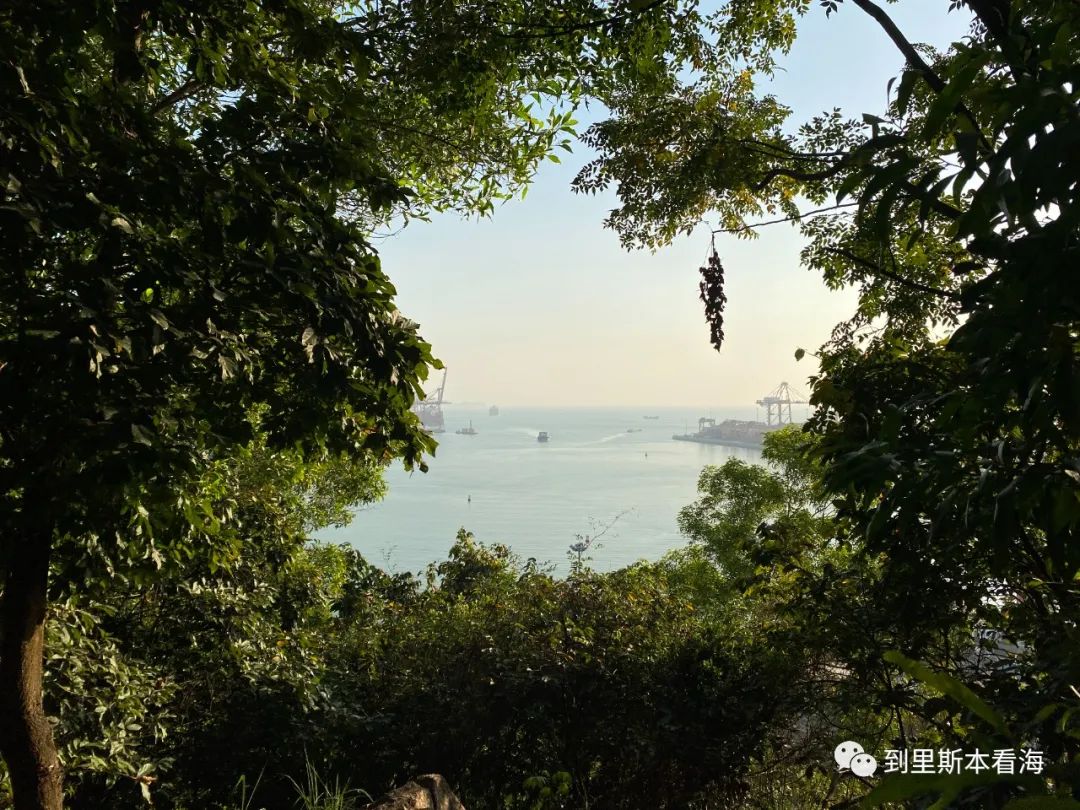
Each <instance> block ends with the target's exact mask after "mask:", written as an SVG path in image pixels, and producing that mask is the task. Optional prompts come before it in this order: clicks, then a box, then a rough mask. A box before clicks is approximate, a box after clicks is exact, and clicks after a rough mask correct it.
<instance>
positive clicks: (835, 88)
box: [377, 0, 967, 408]
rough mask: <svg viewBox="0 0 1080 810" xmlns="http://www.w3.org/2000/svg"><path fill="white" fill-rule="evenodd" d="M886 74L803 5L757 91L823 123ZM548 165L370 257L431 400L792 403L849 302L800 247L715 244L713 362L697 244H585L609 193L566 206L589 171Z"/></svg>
mask: <svg viewBox="0 0 1080 810" xmlns="http://www.w3.org/2000/svg"><path fill="white" fill-rule="evenodd" d="M887 9H888V12H889V14H890V16H892V17H893V19H894V20H895V21H896V22H897V23H898V24H899V26H900V28H901V30H903V31H904V32H905V34H906V35H907V36H908V38H909V39H911V40H914V41H916V42H926V43H928V44H931V45H935V46H939V47H940V46H945V45H947V44H948V43H949V42H951V41H953V40H956V39H959V38H960V37H962V36H963V35H964V32H965V30H966V27H967V18H966V17H965V16H964V15H963V14H962V13H957V12H953V13H951V14H947V13H946V9H947V2H946V0H900V2H898V3H894V4H892V5H890V6H888V7H887ZM902 66H903V58H902V57H901V56H900V54H899V53H898V52H897V51H896V50H895V48H894V47H893V46H892V44H891V43H890V42H889V41H888V39H887V38H886V37H885V35H884V34H883V33H882V32H881V30H880V29H879V28H878V27H877V26H876V24H875V23H874V22H873V21H872V20H870V18H869V17H867V16H866V15H865V14H864V13H862V12H861V11H860V10H859V9H858V8H857V7H856V6H854V5H853V4H851V3H848V4H844V5H841V6H840V10H839V13H837V14H833V15H832V16H831V17H830V18H828V19H826V17H825V12H824V10H823V9H821V8H820V7H819V6H818V5H817V4H814V6H813V7H812V8H811V10H810V11H809V12H808V13H807V15H806V16H804V17H803V18H802V19H801V21H800V24H799V37H798V40H797V42H796V45H795V46H794V48H793V49H792V51H791V53H790V54H788V55H787V56H786V57H784V58H783V59H782V60H781V67H782V70H781V71H780V72H779V73H778V74H777V76H776V78H775V80H774V81H773V83H772V84H771V86H769V87H768V88H767V91H768V92H772V93H774V94H775V95H777V97H778V98H779V99H780V100H781V101H782V102H784V103H786V104H787V105H788V106H789V107H791V108H792V110H793V115H792V119H791V121H793V122H794V121H801V120H804V119H808V118H810V117H812V116H813V115H815V114H817V113H820V112H822V111H825V110H831V109H832V108H833V107H840V108H841V109H842V110H843V112H845V113H846V114H849V115H852V116H857V115H859V114H860V113H863V112H871V113H879V112H880V111H881V109H882V107H883V106H884V104H885V93H886V83H887V81H888V80H889V79H890V78H891V77H892V76H894V75H896V74H897V73H898V72H899V70H900V69H901V68H902ZM762 89H763V90H765V88H762ZM578 118H579V119H581V118H582V116H578ZM560 154H561V156H562V163H561V164H555V163H550V162H545V165H544V167H543V168H542V169H541V171H540V172H539V174H538V175H537V177H536V180H535V182H534V185H533V186H532V187H531V188H530V189H529V193H528V196H527V198H526V199H525V200H515V201H511V202H508V203H506V204H505V205H502V206H499V207H497V208H496V210H495V213H494V215H493V216H491V217H490V218H486V219H482V220H479V221H478V220H476V219H471V220H470V219H464V218H462V217H461V216H460V215H457V214H442V215H436V216H435V217H433V219H432V221H431V222H430V223H425V222H415V221H414V222H412V223H410V224H409V226H408V227H406V228H404V229H403V230H401V231H400V232H399V233H398V234H397V235H395V236H393V237H389V238H387V239H384V240H381V241H380V242H379V243H378V245H377V248H378V250H379V252H380V254H381V256H382V259H383V267H384V269H385V270H386V272H387V273H388V274H389V276H390V278H391V280H392V281H393V283H394V285H395V287H396V288H397V290H398V298H397V302H398V306H399V308H400V309H401V311H402V312H403V313H404V314H405V315H407V316H408V317H409V318H411V319H413V320H415V321H418V322H419V323H420V326H421V330H420V331H421V334H422V335H423V337H424V338H425V339H426V340H428V341H429V342H430V343H431V344H432V345H433V347H434V353H435V355H436V356H437V357H439V358H440V359H441V360H442V361H443V362H444V363H445V364H446V367H447V385H446V398H447V399H448V400H450V401H451V402H464V401H468V402H483V403H487V404H499V405H507V406H512V405H531V406H594V407H595V406H640V405H654V406H684V407H685V406H695V407H699V408H710V407H718V406H721V407H722V406H742V405H749V404H752V403H753V401H754V400H756V399H758V398H760V397H761V396H763V395H765V394H766V393H768V392H769V391H771V390H772V389H774V388H776V386H777V385H778V384H779V383H780V382H781V381H787V382H789V383H790V384H791V385H792V386H794V387H795V388H797V389H801V390H803V391H806V390H807V389H808V388H809V386H808V385H807V383H806V380H807V378H808V377H809V376H810V375H812V374H814V373H815V371H816V366H815V365H814V361H813V358H812V357H810V356H809V355H808V356H807V357H805V358H803V360H802V361H796V360H795V350H796V349H798V348H805V349H807V350H808V351H812V350H814V349H816V348H817V347H819V346H820V345H821V344H823V343H824V342H825V341H826V340H827V339H828V336H829V333H830V332H831V331H832V328H833V327H834V326H835V325H836V324H837V323H839V322H840V321H842V320H844V319H845V318H846V317H848V316H849V315H850V314H851V313H852V312H853V310H854V306H855V300H856V299H855V294H854V291H852V290H841V291H830V290H829V289H827V288H826V287H825V285H824V283H823V282H822V281H821V279H820V277H819V276H817V275H816V274H814V273H813V272H812V271H810V270H807V269H806V268H803V267H802V266H801V265H800V263H799V250H800V249H801V247H802V239H801V237H800V236H799V235H798V233H797V232H796V231H795V230H794V229H793V228H792V227H791V226H790V225H786V224H782V225H773V226H770V227H767V228H763V229H761V232H760V233H761V235H760V238H758V239H756V240H739V239H736V238H735V237H733V236H729V235H718V237H717V250H718V252H719V254H720V259H721V262H722V264H723V265H724V269H725V281H726V284H725V292H726V294H727V307H726V309H725V319H724V332H725V335H726V338H725V341H724V346H723V348H722V349H721V350H720V351H719V352H717V351H716V350H714V349H713V348H712V346H711V345H710V343H709V332H708V326H707V324H706V322H705V317H704V311H703V305H702V304H701V302H700V300H699V299H698V280H699V275H698V268H699V267H700V266H701V264H702V263H703V260H704V258H705V256H706V254H707V252H708V248H709V233H710V229H709V228H708V227H707V226H705V225H702V226H701V227H699V228H698V229H697V231H696V232H695V233H694V234H692V235H690V236H688V237H685V238H680V239H678V240H677V241H675V242H674V243H673V244H672V245H671V246H669V247H666V248H663V249H661V250H658V251H656V252H649V251H647V250H637V251H633V252H627V251H626V250H625V249H623V248H622V247H621V245H620V243H619V239H618V237H617V235H616V234H615V233H614V232H613V231H610V230H607V229H605V228H604V227H603V221H604V218H605V217H606V215H607V213H608V211H609V210H610V209H611V208H614V207H615V206H616V205H617V198H616V196H615V192H614V190H610V191H608V192H607V193H606V194H600V195H596V196H589V195H577V194H574V193H573V192H572V191H571V189H570V183H571V181H572V180H573V178H574V176H575V175H576V174H577V171H578V169H579V168H580V167H581V166H582V165H583V164H584V163H585V162H587V161H588V160H589V159H590V157H591V156H592V153H591V152H590V151H589V150H588V149H587V148H586V147H584V146H583V145H582V144H580V143H577V144H575V145H574V152H573V154H570V155H568V154H566V153H560ZM438 378H441V374H439V375H437V376H436V378H435V379H438Z"/></svg>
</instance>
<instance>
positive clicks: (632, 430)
mask: <svg viewBox="0 0 1080 810" xmlns="http://www.w3.org/2000/svg"><path fill="white" fill-rule="evenodd" d="M626 432H627V433H641V428H627V429H626Z"/></svg>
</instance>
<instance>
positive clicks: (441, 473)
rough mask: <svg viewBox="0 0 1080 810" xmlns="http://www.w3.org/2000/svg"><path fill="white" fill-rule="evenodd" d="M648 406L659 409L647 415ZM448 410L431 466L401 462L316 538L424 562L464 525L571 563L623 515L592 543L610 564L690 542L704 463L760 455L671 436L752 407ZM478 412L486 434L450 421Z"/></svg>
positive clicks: (562, 566)
mask: <svg viewBox="0 0 1080 810" xmlns="http://www.w3.org/2000/svg"><path fill="white" fill-rule="evenodd" d="M646 414H649V415H655V416H659V417H660V418H659V419H655V420H653V419H644V418H643V416H644V415H646ZM444 415H445V418H446V428H447V433H444V434H442V435H441V436H439V437H438V438H439V448H438V450H437V452H436V454H435V457H434V458H433V459H431V460H430V464H429V466H430V470H429V472H427V473H426V474H425V473H420V472H414V473H412V474H410V473H408V472H406V471H405V470H404V469H403V468H402V467H401V466H400V465H396V466H394V467H393V468H391V469H390V470H389V471H388V472H387V476H386V478H387V484H388V487H389V494H388V495H387V497H386V499H385V500H383V501H382V502H380V503H378V504H375V505H372V506H370V507H366V508H363V509H361V510H359V512H358V513H357V515H356V518H355V520H354V521H353V523H352V524H351V525H349V526H347V527H345V528H342V529H333V530H327V531H324V532H323V533H321V534H320V538H321V539H323V540H327V541H331V542H347V543H350V544H351V545H353V546H355V547H356V548H357V549H359V550H360V552H361V553H362V554H364V556H365V557H367V559H368V560H369V561H371V562H372V563H375V564H377V565H381V566H383V567H386V568H389V569H392V570H395V571H419V570H421V569H423V568H424V567H425V566H426V565H427V564H428V563H429V562H433V561H437V560H442V559H445V557H446V552H447V550H448V549H449V548H450V546H451V545H452V544H453V541H454V536H455V534H456V533H457V530H458V529H459V528H462V527H464V528H466V529H468V530H469V531H471V532H472V533H473V534H475V535H476V537H477V538H478V539H480V540H484V541H489V542H501V543H506V544H507V545H509V546H510V547H511V548H512V549H513V550H514V551H515V552H516V553H517V554H519V555H520V556H521V557H523V558H528V557H535V558H536V559H538V560H541V561H545V562H551V563H554V564H556V565H557V570H558V571H562V572H565V571H566V569H567V567H568V562H567V551H568V549H569V546H570V545H571V544H572V543H575V542H577V538H576V535H594V534H595V533H596V532H597V530H598V529H599V528H603V527H604V526H605V525H607V524H609V523H610V522H611V521H612V520H615V518H616V517H618V520H616V522H615V523H614V525H613V526H612V527H611V528H610V529H609V530H608V532H607V533H606V534H605V535H604V537H603V538H602V539H601V540H600V541H599V547H597V546H595V545H594V546H593V548H592V549H591V550H590V552H589V556H590V557H591V558H592V560H591V564H592V565H593V567H595V568H597V569H599V570H611V569H614V568H619V567H622V566H624V565H628V564H630V563H633V562H635V561H637V560H640V559H648V560H655V559H657V558H659V557H661V556H662V555H663V554H664V553H665V552H667V551H669V550H671V549H673V548H677V547H679V546H681V545H683V544H684V543H685V540H684V538H682V537H681V536H680V534H679V529H678V524H677V515H678V512H679V509H681V508H682V507H683V506H686V505H687V504H689V503H692V502H693V501H694V500H695V498H696V493H697V480H698V476H699V474H700V473H701V469H702V468H703V467H704V466H706V465H708V464H722V463H723V462H724V461H725V460H726V459H728V458H732V457H734V458H740V459H743V460H745V461H759V460H760V457H761V456H760V453H759V452H758V451H757V450H749V449H744V448H728V447H718V446H715V445H705V444H695V443H692V442H678V441H674V440H673V439H672V438H671V436H672V434H674V433H684V432H686V431H687V429H688V428H689V430H690V431H691V432H692V431H694V430H696V429H697V420H698V418H699V417H701V416H712V417H714V418H716V419H718V420H719V419H728V418H732V419H752V418H754V416H755V413H754V409H753V408H752V407H751V408H749V409H746V408H741V409H740V408H714V409H712V410H704V411H703V410H690V409H671V408H668V409H655V410H641V409H625V408H624V409H611V408H604V409H601V408H574V409H570V408H565V409H562V408H560V409H528V408H511V407H504V408H501V412H500V414H499V415H498V416H489V415H488V412H487V408H467V407H460V406H450V407H447V408H444ZM470 420H472V424H473V427H474V428H475V429H476V430H477V431H479V435H476V436H461V435H457V434H455V433H454V431H455V430H457V429H458V428H463V427H466V426H467V425H468V424H469V421H470ZM629 428H635V429H640V432H634V433H628V432H627V430H628V429H629ZM541 430H546V431H547V432H548V433H549V434H551V441H550V442H548V443H547V444H542V443H539V442H537V440H536V436H537V433H539V432H540V431H541ZM470 499H471V501H470Z"/></svg>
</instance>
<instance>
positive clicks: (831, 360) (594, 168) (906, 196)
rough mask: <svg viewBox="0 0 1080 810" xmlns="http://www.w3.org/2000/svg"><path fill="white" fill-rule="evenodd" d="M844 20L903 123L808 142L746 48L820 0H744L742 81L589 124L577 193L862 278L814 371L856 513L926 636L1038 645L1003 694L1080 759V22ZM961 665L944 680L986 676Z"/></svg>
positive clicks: (831, 7)
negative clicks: (851, 308) (789, 245)
mask: <svg viewBox="0 0 1080 810" xmlns="http://www.w3.org/2000/svg"><path fill="white" fill-rule="evenodd" d="M822 5H823V6H824V8H825V10H826V13H827V14H828V13H853V12H854V11H855V9H854V8H850V6H855V7H856V8H857V9H858V10H859V11H860V12H862V13H865V14H868V15H869V16H870V17H871V18H872V19H873V20H874V21H875V22H876V23H877V24H878V25H879V26H880V28H881V30H882V33H883V36H884V37H886V38H887V39H888V40H889V41H890V42H891V43H892V44H893V45H894V46H895V47H896V48H897V50H898V52H899V54H900V55H902V57H903V59H904V61H905V65H904V69H903V72H902V73H901V75H900V76H899V77H898V80H894V81H892V82H890V83H889V88H890V91H891V92H892V94H891V96H890V101H889V104H888V107H887V109H884V110H878V111H873V112H872V113H867V114H865V115H864V116H863V118H862V120H845V119H843V118H842V117H841V116H840V115H839V113H836V112H833V113H826V114H823V115H822V116H819V117H817V118H815V119H813V120H811V121H809V122H806V123H804V124H803V125H802V126H801V127H800V128H799V129H798V130H797V132H793V131H792V130H791V129H788V128H785V127H784V121H785V119H786V115H787V111H786V110H785V109H784V108H783V107H782V105H781V104H780V102H779V101H777V100H776V99H773V98H771V97H768V96H766V97H758V96H757V95H755V93H754V90H753V88H754V76H755V72H756V73H761V72H768V70H769V69H770V68H771V62H770V60H769V59H768V58H767V57H763V58H761V59H759V60H758V61H757V63H756V64H755V63H754V60H753V59H751V60H750V61H749V64H748V63H747V59H746V53H745V49H744V44H743V43H745V42H750V43H761V44H762V45H763V47H766V46H772V45H776V46H780V47H784V46H786V45H787V44H788V43H790V41H791V36H792V35H793V29H792V28H790V27H789V26H787V24H786V23H781V22H779V21H778V20H780V19H782V18H783V16H782V15H781V16H780V17H778V16H777V15H776V12H786V13H787V14H788V15H789V16H790V15H793V14H794V13H796V12H798V11H800V10H801V7H800V6H799V5H797V4H790V5H787V4H778V3H766V2H761V3H750V4H739V5H737V6H732V7H729V8H728V9H726V10H725V11H724V12H721V14H720V15H719V16H718V17H717V18H716V19H717V25H721V24H723V23H727V22H730V23H731V24H736V25H741V26H742V30H743V32H744V35H743V38H742V40H738V41H736V42H735V44H734V45H733V46H732V47H731V48H729V49H728V50H727V54H728V56H727V60H726V62H725V60H724V59H722V58H721V59H720V60H719V63H720V64H721V65H722V69H721V70H719V71H716V72H711V73H709V72H707V73H706V74H705V75H703V76H701V77H700V78H699V79H698V80H697V81H695V82H694V83H692V84H688V85H686V86H684V87H682V88H681V89H680V90H679V91H678V92H676V93H671V94H667V95H665V96H664V97H663V98H661V99H659V100H657V99H649V98H647V97H645V96H642V95H640V94H636V93H634V92H632V91H631V92H627V93H626V94H625V95H624V97H623V98H622V99H620V102H619V103H617V104H616V105H615V107H614V108H613V112H614V115H613V117H612V118H611V119H610V120H609V121H606V122H603V123H601V124H598V125H597V126H596V127H594V128H593V129H592V130H591V132H590V133H588V134H587V139H588V140H589V141H590V142H591V143H592V144H594V145H595V146H596V147H597V148H598V149H599V150H600V153H601V154H600V157H599V158H598V159H597V160H596V161H595V162H594V163H593V164H591V165H590V166H588V167H587V168H586V170H585V171H584V172H583V174H582V175H581V176H580V177H579V179H578V187H579V188H580V189H582V190H593V189H596V188H600V187H603V186H605V185H607V184H608V183H610V182H616V181H617V182H618V183H619V184H620V186H619V193H620V200H621V203H622V204H621V206H620V208H619V209H617V210H616V211H615V212H614V213H613V214H612V216H611V218H610V220H609V223H610V224H611V225H612V226H614V227H615V228H617V229H618V230H619V232H620V233H621V234H622V236H623V238H624V240H625V241H626V242H627V243H628V244H640V243H644V244H651V245H658V244H662V243H664V242H666V241H667V240H668V239H670V238H671V237H672V236H673V235H674V234H676V233H678V232H681V231H685V230H687V229H689V228H691V227H693V225H695V224H696V223H697V222H698V221H699V220H700V217H701V215H702V214H703V212H705V211H707V210H715V211H718V212H719V214H720V216H721V221H722V229H723V230H726V231H731V232H735V233H737V234H740V235H744V236H750V235H753V233H754V231H755V222H757V221H758V220H759V218H761V217H763V216H767V215H769V214H773V213H778V214H780V215H781V217H780V218H781V219H786V220H792V221H797V222H799V223H800V225H801V227H802V229H803V231H804V233H805V234H806V235H807V236H808V237H809V244H808V246H807V248H806V250H805V251H804V253H803V260H804V262H805V263H806V264H807V265H809V266H810V267H813V268H815V269H817V270H819V271H820V272H821V273H822V274H823V276H824V278H825V280H826V282H827V283H829V284H832V285H836V286H839V285H849V284H851V285H858V287H859V289H860V299H859V307H858V311H857V312H856V314H855V315H854V317H853V318H852V319H851V320H850V321H849V322H847V323H845V324H842V325H840V327H838V329H837V330H836V332H835V333H834V337H833V339H832V340H831V341H830V343H829V344H827V345H826V346H825V347H823V349H822V351H821V352H820V354H819V359H820V364H821V366H820V373H819V375H818V376H817V377H816V378H815V380H814V402H815V403H816V404H817V405H818V406H819V407H818V410H817V411H816V414H815V417H814V419H813V420H812V430H814V431H815V432H817V433H820V434H821V436H822V442H821V446H820V447H821V450H820V453H821V455H820V457H821V459H822V461H823V463H824V465H825V471H824V478H825V484H826V486H827V487H828V489H829V490H830V491H831V492H832V493H833V494H834V497H835V498H836V501H837V503H836V506H837V510H838V517H839V518H840V519H841V520H842V521H844V522H845V523H846V524H847V525H849V526H850V529H851V531H852V532H853V535H854V536H855V537H857V538H860V540H861V541H865V553H866V554H867V555H881V560H882V570H881V576H882V586H881V587H882V588H883V589H884V590H885V591H886V592H888V593H889V594H891V598H890V599H888V600H887V601H886V604H888V605H890V606H899V605H903V606H905V609H906V610H907V611H909V615H915V616H924V617H932V618H930V619H927V620H925V621H921V622H920V623H922V624H923V625H924V626H925V627H927V628H931V627H939V628H940V627H942V626H943V625H944V626H947V627H949V626H951V627H953V628H964V627H967V628H969V629H970V628H971V627H972V626H974V625H977V624H980V623H982V624H985V625H988V626H990V627H994V628H996V629H998V630H1000V631H1003V632H1004V633H1005V634H1006V636H1008V637H1009V638H1011V639H1013V640H1015V641H1019V642H1023V643H1024V644H1025V645H1026V647H1025V649H1026V650H1027V653H1026V655H1025V656H1024V659H1023V660H1022V661H1020V662H1017V663H1016V666H1017V667H1019V669H1012V670H1011V671H1010V673H1009V675H1008V676H1007V677H1005V676H1002V677H998V678H992V679H990V680H989V681H986V682H985V683H984V684H983V687H984V688H985V689H986V690H989V691H990V692H992V693H993V694H994V696H995V697H996V699H997V700H998V701H999V702H1000V703H999V705H1002V706H1007V707H1008V710H1007V718H1010V719H1011V722H1013V727H1014V729H1016V732H1015V733H1016V734H1017V735H1018V739H1020V740H1024V739H1027V740H1031V739H1036V738H1037V739H1038V740H1039V741H1040V744H1041V745H1042V746H1043V747H1045V748H1046V749H1047V753H1048V754H1049V755H1052V758H1053V760H1054V761H1055V762H1057V763H1061V764H1063V763H1067V762H1071V761H1072V760H1073V759H1074V758H1075V756H1076V755H1077V753H1078V749H1077V747H1076V740H1075V734H1074V730H1070V721H1069V719H1068V718H1070V717H1071V716H1072V714H1073V713H1074V711H1075V709H1076V708H1077V705H1078V701H1077V697H1076V695H1075V694H1073V693H1072V692H1071V690H1070V689H1069V684H1070V683H1071V682H1072V681H1071V680H1070V679H1074V676H1075V671H1076V666H1077V661H1078V658H1077V654H1076V650H1077V649H1078V648H1077V645H1076V639H1075V629H1074V625H1075V621H1076V618H1077V616H1078V615H1080V601H1078V600H1080V591H1078V589H1077V587H1076V575H1077V572H1078V570H1080V552H1078V548H1080V546H1078V544H1077V532H1078V531H1080V468H1078V467H1077V461H1076V459H1077V454H1078V451H1080V388H1078V381H1080V315H1078V313H1080V301H1078V299H1077V285H1076V284H1075V278H1074V276H1075V271H1074V268H1075V267H1076V266H1077V259H1078V258H1080V256H1078V253H1077V250H1078V248H1077V245H1078V240H1077V236H1078V230H1080V206H1078V199H1077V194H1078V189H1080V176H1078V171H1080V168H1078V166H1077V164H1076V162H1075V161H1074V160H1073V159H1072V154H1073V153H1074V152H1075V146H1076V144H1077V143H1078V139H1080V118H1078V116H1077V109H1078V105H1077V100H1078V98H1077V93H1078V84H1077V68H1076V66H1077V64H1078V61H1080V60H1078V55H1080V34H1078V33H1077V32H1078V31H1080V27H1078V23H1080V20H1078V14H1080V12H1078V9H1077V8H1076V6H1075V5H1074V4H1072V5H1071V4H1061V3H1052V2H1041V1H1040V0H1035V1H1034V2H1008V0H1005V1H1004V2H998V1H997V0H990V2H983V0H967V2H962V3H954V4H953V6H952V8H953V10H962V11H963V12H966V13H970V15H971V19H972V25H971V30H970V33H969V35H968V36H967V37H966V38H965V39H964V41H962V42H958V43H954V44H953V46H952V47H951V48H950V49H948V51H946V52H944V53H936V52H933V51H932V50H930V49H928V48H926V47H923V46H919V45H915V44H913V43H911V42H910V41H908V40H907V38H906V37H905V36H904V34H903V32H902V31H901V30H900V29H899V28H898V26H897V25H896V24H895V22H894V21H893V20H892V19H891V18H890V16H889V15H888V13H887V11H886V10H885V9H884V8H882V7H881V6H879V5H877V4H876V3H874V2H873V0H852V2H851V3H850V4H846V3H841V2H825V3H823V4H822ZM766 21H768V22H766ZM777 31H780V32H781V34H780V36H778V37H774V38H773V39H772V40H770V36H773V34H774V33H775V32H777ZM652 109H657V110H659V113H658V114H657V115H653V114H651V113H650V112H647V110H652ZM807 208H812V209H814V212H813V215H811V213H810V212H807V213H805V214H803V215H800V212H801V211H803V212H805V211H806V209H807ZM962 658H963V656H952V657H950V656H945V657H943V658H942V660H941V662H940V664H941V668H943V669H945V670H946V672H947V673H948V672H951V674H952V675H954V676H959V675H962V674H963V672H962V670H963V664H964V662H963V660H962ZM1067 673H1072V674H1067ZM894 674H895V676H896V677H898V678H905V677H907V676H906V675H905V674H904V673H901V672H899V671H897V670H894ZM913 700H914V698H913ZM913 705H914V704H913ZM935 705H938V704H935ZM925 714H926V715H927V716H928V717H930V718H932V717H933V711H931V705H930V704H929V703H928V704H927V708H926V709H925ZM1054 717H1056V718H1058V721H1057V724H1056V725H1055V721H1054V720H1053V719H1051V718H1054ZM1062 766H1063V767H1064V765H1062ZM1057 778H1058V779H1059V783H1064V784H1069V785H1071V786H1072V788H1071V789H1072V790H1076V780H1075V778H1074V777H1073V776H1072V775H1064V774H1058V777H1057ZM1014 789H1015V788H1014ZM982 800H985V801H988V802H998V801H1002V800H1003V799H1002V797H1001V796H992V797H991V796H984V797H983V799H982ZM988 806H989V805H988Z"/></svg>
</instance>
